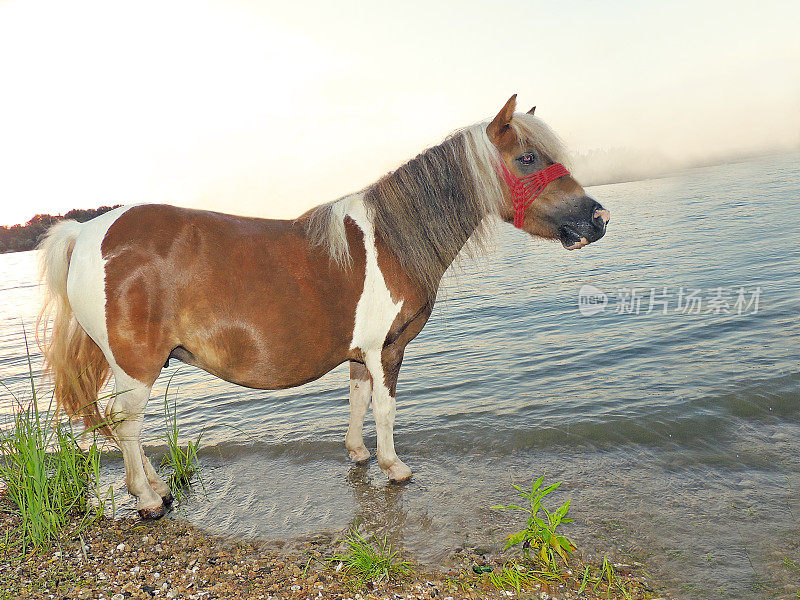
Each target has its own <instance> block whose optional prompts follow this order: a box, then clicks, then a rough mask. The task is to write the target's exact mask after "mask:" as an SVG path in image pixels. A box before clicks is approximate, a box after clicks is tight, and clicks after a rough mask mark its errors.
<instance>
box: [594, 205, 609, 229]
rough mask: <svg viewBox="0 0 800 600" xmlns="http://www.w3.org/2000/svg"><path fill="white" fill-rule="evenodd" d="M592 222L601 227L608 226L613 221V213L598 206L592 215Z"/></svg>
mask: <svg viewBox="0 0 800 600" xmlns="http://www.w3.org/2000/svg"><path fill="white" fill-rule="evenodd" d="M592 220H593V221H595V222H596V223H600V224H601V225H606V224H607V223H608V222H609V221H610V220H611V213H610V212H609V211H607V210H606V209H604V208H603V207H602V206H600V205H599V204H598V205H597V208H595V210H594V212H593V213H592Z"/></svg>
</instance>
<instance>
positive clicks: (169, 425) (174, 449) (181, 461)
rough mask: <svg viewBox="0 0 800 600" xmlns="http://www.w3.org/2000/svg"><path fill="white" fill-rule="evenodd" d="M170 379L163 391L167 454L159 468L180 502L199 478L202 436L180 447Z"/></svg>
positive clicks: (175, 406)
mask: <svg viewBox="0 0 800 600" xmlns="http://www.w3.org/2000/svg"><path fill="white" fill-rule="evenodd" d="M177 372H178V371H175V373H173V374H172V377H175V375H176V374H177ZM172 377H170V378H169V381H168V382H167V389H166V390H165V391H164V425H165V427H166V435H165V438H166V441H167V452H166V454H165V455H164V457H163V458H162V459H161V468H162V469H164V468H166V469H167V470H168V474H167V485H169V489H170V491H171V492H172V495H173V496H174V498H175V500H177V501H178V502H180V501H181V500H183V498H184V497H185V495H186V491H187V490H188V489H190V488H191V482H192V479H193V478H194V477H195V476H197V478H198V479H199V478H200V463H199V462H198V459H197V451H198V450H199V449H200V439H201V437H202V434H201V435H200V436H198V438H197V440H195V441H194V442H192V441H189V442H187V443H186V447H185V448H183V447H181V445H180V443H179V442H178V439H179V438H180V434H181V432H180V426H179V425H178V407H177V394H176V395H174V396H173V401H172V405H170V402H169V388H170V384H172ZM201 483H202V481H201Z"/></svg>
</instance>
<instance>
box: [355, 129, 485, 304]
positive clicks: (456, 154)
mask: <svg viewBox="0 0 800 600" xmlns="http://www.w3.org/2000/svg"><path fill="white" fill-rule="evenodd" d="M364 200H365V202H366V204H367V205H368V207H369V209H370V213H371V214H372V217H373V220H374V223H375V230H376V233H377V235H378V236H379V237H381V238H382V239H383V241H384V242H385V244H386V245H387V246H388V248H389V250H391V251H392V252H393V253H394V254H395V255H396V256H397V258H398V261H399V262H400V264H401V266H402V267H403V268H404V270H405V271H406V272H407V273H409V275H411V276H412V277H414V278H415V279H417V280H418V281H419V282H420V283H421V284H422V286H423V287H425V289H426V290H427V291H428V293H429V295H430V296H435V294H436V289H437V288H438V285H439V281H440V280H441V278H442V276H443V275H444V272H445V271H446V270H447V268H448V267H449V266H450V264H451V263H452V262H453V261H454V260H455V258H456V256H457V255H458V254H459V252H460V251H461V249H462V248H463V247H464V244H466V243H467V240H469V238H470V236H472V235H473V234H474V233H475V231H476V229H479V227H480V224H481V222H482V221H483V219H484V217H485V216H486V215H487V214H488V212H490V208H489V207H488V205H487V202H486V201H485V200H484V199H483V198H482V197H481V196H480V193H479V191H478V189H477V186H476V184H475V182H474V181H473V180H472V170H471V168H470V167H469V165H468V164H467V159H466V153H465V147H464V142H463V139H460V138H457V139H451V140H448V141H447V142H445V143H444V144H441V145H439V146H434V147H433V148H430V149H429V150H426V151H425V152H423V153H422V154H420V155H419V156H417V157H416V158H414V159H412V160H411V161H409V162H408V163H406V164H405V165H403V166H402V167H400V168H399V169H397V170H396V171H394V172H393V173H390V174H389V175H387V176H385V177H384V178H382V179H381V180H380V181H378V182H377V183H375V184H374V185H372V186H370V187H369V188H367V189H366V190H365V192H364Z"/></svg>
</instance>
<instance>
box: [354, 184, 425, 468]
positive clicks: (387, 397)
mask: <svg viewBox="0 0 800 600" xmlns="http://www.w3.org/2000/svg"><path fill="white" fill-rule="evenodd" d="M347 214H348V216H350V218H352V219H353V221H355V223H356V225H358V227H359V228H360V229H361V231H362V232H363V234H364V250H365V252H366V266H365V270H364V291H363V292H362V293H361V297H360V298H359V299H358V304H357V305H356V315H355V326H354V327H353V341H352V342H351V343H350V348H351V349H354V348H360V349H361V351H362V352H363V353H364V363H365V364H366V366H367V369H368V370H369V372H370V375H371V376H372V411H373V414H374V415H375V429H376V433H377V437H378V464H379V465H380V467H381V469H382V470H383V471H384V472H385V473H387V474H389V476H390V478H391V477H393V471H392V469H395V471H397V472H399V473H402V475H400V476H397V477H396V478H397V479H400V480H403V479H407V478H408V477H409V476H410V474H411V472H410V471H409V470H408V467H406V466H405V465H404V464H403V463H402V462H401V461H400V460H399V459H398V458H397V454H396V453H395V450H394V416H395V400H394V398H393V397H392V396H391V394H390V392H389V388H387V387H386V382H385V374H384V371H383V363H382V362H381V352H382V350H383V344H384V342H385V341H386V336H387V334H388V333H389V329H391V327H392V323H394V320H395V319H396V318H397V315H398V314H399V313H400V309H401V308H402V306H403V301H402V300H400V301H399V302H395V301H394V300H392V295H391V292H390V291H389V288H388V287H387V286H386V280H385V279H384V278H383V273H382V272H381V270H380V267H379V266H378V250H377V248H376V246H375V229H374V227H373V224H372V221H371V220H370V217H369V214H367V210H366V207H365V206H364V200H363V197H362V196H360V195H358V196H353V197H352V198H351V199H350V202H349V207H348V211H347ZM406 472H407V473H408V474H407V475H406Z"/></svg>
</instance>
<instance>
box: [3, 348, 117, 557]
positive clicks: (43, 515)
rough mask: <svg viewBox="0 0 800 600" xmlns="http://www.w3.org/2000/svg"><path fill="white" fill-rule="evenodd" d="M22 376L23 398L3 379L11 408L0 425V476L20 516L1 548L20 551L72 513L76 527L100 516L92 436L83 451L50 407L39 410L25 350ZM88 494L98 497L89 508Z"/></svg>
mask: <svg viewBox="0 0 800 600" xmlns="http://www.w3.org/2000/svg"><path fill="white" fill-rule="evenodd" d="M28 376H29V379H30V386H31V391H30V393H31V397H30V399H29V400H28V401H27V402H23V401H21V400H19V399H18V398H17V397H16V396H15V395H14V393H13V392H11V390H10V389H8V387H6V386H5V384H3V387H5V389H6V391H7V392H8V393H9V394H11V396H12V398H13V399H14V403H15V405H16V410H15V412H14V417H13V421H12V422H11V423H9V425H10V426H9V427H6V428H3V429H2V430H0V479H2V481H3V482H4V484H5V487H6V490H5V492H6V495H7V497H8V499H9V500H10V501H11V504H12V506H13V508H12V510H14V512H16V513H18V515H19V517H20V525H19V527H18V528H17V530H16V531H14V532H13V533H12V532H6V535H5V542H4V547H5V552H6V553H8V552H9V551H10V550H11V551H13V550H18V551H20V553H21V554H22V555H26V554H27V553H29V552H31V551H37V550H44V549H46V548H48V547H49V546H50V544H51V542H53V541H54V540H56V539H58V538H59V536H60V535H61V534H62V532H63V531H64V530H65V529H66V528H67V527H68V525H69V524H70V523H71V521H72V518H73V517H74V516H75V515H81V516H82V518H81V520H80V521H79V526H78V532H80V531H82V530H83V529H85V528H86V527H87V526H88V525H90V524H91V523H92V522H93V521H95V520H96V519H98V518H100V517H102V515H103V509H104V502H103V501H102V500H101V499H100V497H99V494H98V487H97V486H98V480H99V477H100V449H99V447H98V446H97V440H96V439H95V440H94V441H93V442H92V444H91V446H90V447H89V449H88V450H86V451H84V450H83V449H82V448H81V447H80V444H79V443H78V439H79V438H78V436H77V435H76V434H75V432H74V431H73V429H72V425H71V424H70V423H58V422H55V420H54V418H53V411H52V410H51V409H50V408H48V409H47V410H46V411H44V412H42V411H41V410H40V409H39V403H38V400H39V398H38V390H37V389H36V384H35V380H34V377H33V369H32V367H31V360H30V354H28ZM50 407H52V401H51V403H50ZM109 493H112V491H111V490H109ZM92 498H97V500H98V502H97V503H96V506H95V507H94V508H92V504H93V503H92ZM112 502H113V500H112Z"/></svg>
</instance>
